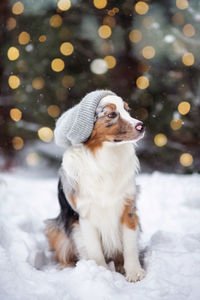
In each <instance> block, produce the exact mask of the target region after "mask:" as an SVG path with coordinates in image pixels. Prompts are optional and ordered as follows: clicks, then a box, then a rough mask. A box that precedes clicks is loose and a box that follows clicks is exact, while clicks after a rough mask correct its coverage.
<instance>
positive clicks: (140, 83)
mask: <svg viewBox="0 0 200 300" xmlns="http://www.w3.org/2000/svg"><path fill="white" fill-rule="evenodd" d="M136 85H137V87H138V88H139V89H141V90H144V89H146V88H148V86H149V79H148V78H147V77H146V76H140V77H138V78H137V80H136Z"/></svg>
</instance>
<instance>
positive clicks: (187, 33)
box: [183, 24, 195, 37]
mask: <svg viewBox="0 0 200 300" xmlns="http://www.w3.org/2000/svg"><path fill="white" fill-rule="evenodd" d="M183 33H184V35H185V36H187V37H192V36H193V35H195V29H194V27H193V26H192V25H191V24H186V25H185V26H184V27H183Z"/></svg>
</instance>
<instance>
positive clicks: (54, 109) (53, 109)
mask: <svg viewBox="0 0 200 300" xmlns="http://www.w3.org/2000/svg"><path fill="white" fill-rule="evenodd" d="M47 112H48V114H49V115H50V116H51V117H52V118H57V117H58V116H59V115H60V108H59V107H58V106H57V105H49V107H48V109H47Z"/></svg>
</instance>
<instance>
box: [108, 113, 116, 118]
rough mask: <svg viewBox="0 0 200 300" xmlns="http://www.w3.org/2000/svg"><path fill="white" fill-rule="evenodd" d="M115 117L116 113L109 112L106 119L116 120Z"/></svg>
mask: <svg viewBox="0 0 200 300" xmlns="http://www.w3.org/2000/svg"><path fill="white" fill-rule="evenodd" d="M116 117H117V113H116V112H114V111H113V112H111V113H110V114H108V118H110V119H114V118H116Z"/></svg>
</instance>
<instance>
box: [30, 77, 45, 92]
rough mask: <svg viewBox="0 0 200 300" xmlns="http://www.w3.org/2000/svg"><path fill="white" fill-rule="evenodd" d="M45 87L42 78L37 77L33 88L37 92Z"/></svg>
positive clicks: (33, 82)
mask: <svg viewBox="0 0 200 300" xmlns="http://www.w3.org/2000/svg"><path fill="white" fill-rule="evenodd" d="M44 85H45V81H44V79H43V78H42V77H36V78H34V79H33V81H32V86H33V88H34V89H35V90H41V89H42V88H43V87H44Z"/></svg>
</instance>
